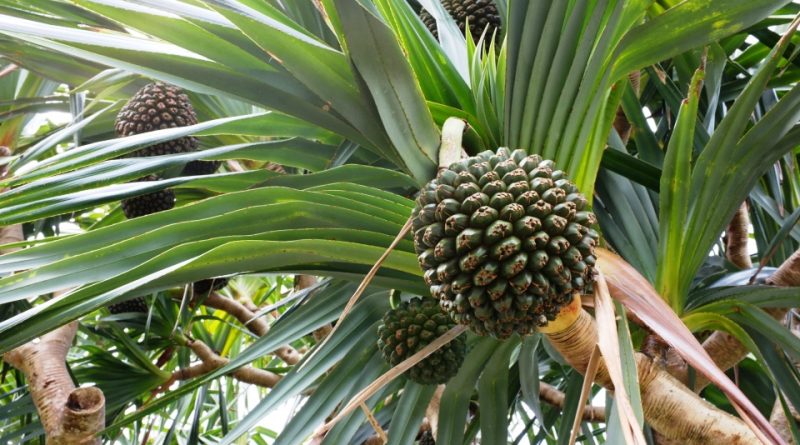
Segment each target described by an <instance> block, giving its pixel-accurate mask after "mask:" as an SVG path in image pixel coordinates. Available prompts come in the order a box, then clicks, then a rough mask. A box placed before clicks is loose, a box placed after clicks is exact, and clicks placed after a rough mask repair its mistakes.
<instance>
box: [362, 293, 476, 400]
mask: <svg viewBox="0 0 800 445" xmlns="http://www.w3.org/2000/svg"><path fill="white" fill-rule="evenodd" d="M454 326H455V323H453V321H452V320H450V319H449V318H448V317H447V315H445V314H444V313H443V312H442V310H441V309H440V308H439V305H438V304H437V302H436V300H434V299H432V298H424V299H422V298H414V299H412V300H410V301H406V302H403V303H400V305H399V306H397V308H395V309H392V310H390V311H388V312H387V313H386V314H385V315H384V316H383V324H381V325H380V326H379V328H378V349H380V350H381V352H382V353H383V357H384V359H386V361H387V362H389V364H390V365H392V366H396V365H398V364H400V362H402V361H403V360H405V359H407V358H408V357H411V356H412V355H414V354H415V353H416V352H418V351H419V350H420V349H422V348H424V347H425V346H427V345H428V344H430V343H431V342H432V341H433V340H435V339H437V338H438V337H439V336H441V335H442V334H444V333H445V332H447V331H449V330H450V329H451V328H453V327H454ZM465 349H466V340H465V339H464V336H463V335H461V336H458V337H456V338H455V339H454V340H453V341H451V342H450V343H448V344H446V345H444V346H443V347H441V348H439V349H438V350H436V351H435V352H434V353H432V354H431V355H429V356H428V357H426V358H425V359H424V360H422V361H421V362H419V363H417V364H416V365H414V367H412V368H411V369H409V370H408V372H407V373H406V375H407V376H408V378H410V379H411V380H413V381H415V382H417V383H421V384H423V385H429V384H439V383H444V382H446V381H448V380H449V379H450V378H451V377H453V376H454V375H456V373H457V372H458V368H459V367H460V366H461V363H462V362H463V361H464V353H465Z"/></svg>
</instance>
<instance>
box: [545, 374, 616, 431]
mask: <svg viewBox="0 0 800 445" xmlns="http://www.w3.org/2000/svg"><path fill="white" fill-rule="evenodd" d="M565 398H566V396H565V395H564V393H563V392H561V391H559V390H558V388H556V387H555V386H553V385H550V384H547V383H545V382H540V383H539V399H540V400H541V401H542V402H545V403H547V404H548V405H552V406H555V407H556V408H560V409H564V400H565ZM581 417H582V419H583V421H584V422H597V423H605V422H606V410H605V408H603V407H602V406H591V405H587V406H585V407H583V412H582V413H581Z"/></svg>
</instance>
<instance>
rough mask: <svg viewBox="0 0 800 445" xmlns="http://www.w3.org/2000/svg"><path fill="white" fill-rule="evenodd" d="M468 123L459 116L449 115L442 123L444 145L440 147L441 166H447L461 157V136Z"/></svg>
mask: <svg viewBox="0 0 800 445" xmlns="http://www.w3.org/2000/svg"><path fill="white" fill-rule="evenodd" d="M466 128H467V123H466V122H464V120H463V119H459V118H457V117H448V118H447V120H446V121H444V125H442V145H441V147H439V168H447V167H448V166H449V165H450V164H452V163H453V162H457V161H458V160H459V159H461V153H462V152H463V151H464V149H463V148H461V138H462V137H463V136H464V130H465V129H466Z"/></svg>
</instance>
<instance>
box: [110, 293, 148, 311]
mask: <svg viewBox="0 0 800 445" xmlns="http://www.w3.org/2000/svg"><path fill="white" fill-rule="evenodd" d="M108 310H109V311H110V312H111V313H112V314H126V313H129V312H140V313H145V314H146V313H147V312H148V310H149V308H148V307H147V302H146V301H145V300H144V297H136V298H131V299H130V300H125V301H120V302H119V303H114V304H109V305H108Z"/></svg>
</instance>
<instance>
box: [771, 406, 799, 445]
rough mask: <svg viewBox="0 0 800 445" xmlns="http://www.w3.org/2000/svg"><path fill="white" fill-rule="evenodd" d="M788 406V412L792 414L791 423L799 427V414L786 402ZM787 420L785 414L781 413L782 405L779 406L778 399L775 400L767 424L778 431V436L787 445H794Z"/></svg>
mask: <svg viewBox="0 0 800 445" xmlns="http://www.w3.org/2000/svg"><path fill="white" fill-rule="evenodd" d="M787 405H788V406H789V412H790V413H791V414H792V420H791V421H792V422H794V423H795V425H797V426H798V427H800V412H798V411H797V409H795V407H794V406H793V405H792V404H791V403H789V402H787ZM789 422H790V421H789V418H788V417H786V413H785V412H784V411H783V404H781V400H780V399H775V404H774V405H772V414H770V416H769V423H771V424H772V426H774V427H775V429H776V430H777V431H778V434H780V435H781V437H783V439H784V440H785V441H786V443H788V444H789V445H796V442H795V441H794V438H793V437H792V427H791V426H790V423H789Z"/></svg>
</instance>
